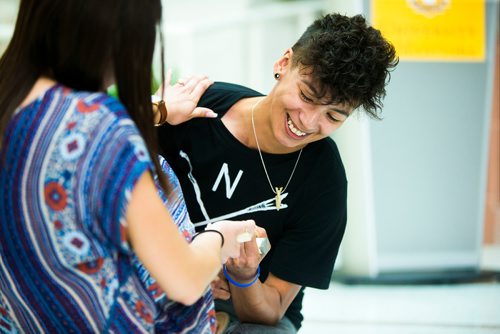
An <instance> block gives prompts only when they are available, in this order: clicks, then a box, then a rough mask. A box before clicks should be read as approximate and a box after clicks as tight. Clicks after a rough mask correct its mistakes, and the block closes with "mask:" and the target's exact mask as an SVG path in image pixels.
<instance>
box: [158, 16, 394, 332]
mask: <svg viewBox="0 0 500 334" xmlns="http://www.w3.org/2000/svg"><path fill="white" fill-rule="evenodd" d="M397 64H398V58H397V56H396V52H395V49H394V47H393V46H392V45H391V43H389V42H388V41H387V40H386V39H385V38H384V37H383V36H382V34H381V33H380V31H378V30H377V29H374V28H373V27H371V26H369V25H368V23H367V22H366V20H365V19H364V17H363V16H361V15H356V16H352V17H348V16H344V15H340V14H336V13H333V14H329V15H325V16H324V17H321V18H319V19H317V20H316V21H314V22H313V23H312V24H311V25H310V26H309V27H308V28H307V29H306V31H305V32H304V33H303V34H302V36H300V38H299V39H298V40H297V42H296V43H295V44H294V45H293V46H291V47H290V48H289V49H287V50H285V52H284V54H283V55H282V56H281V57H279V59H277V61H276V62H275V64H274V68H273V72H274V73H273V76H274V79H275V80H276V83H275V85H274V87H273V88H272V89H271V91H270V92H269V93H268V94H267V95H264V94H262V93H260V92H257V91H255V90H252V89H250V88H247V87H243V86H240V85H235V84H230V83H223V82H215V83H214V84H213V85H211V86H210V87H209V88H208V89H207V91H206V92H205V93H204V94H203V96H202V97H201V99H200V101H199V104H198V106H199V107H207V108H210V109H212V110H213V111H214V112H215V113H217V114H218V117H217V118H216V119H209V118H197V119H194V120H190V121H188V122H185V123H182V124H179V125H176V126H172V124H165V125H164V126H163V127H160V128H158V129H159V140H160V141H159V145H160V146H161V150H162V154H163V155H164V156H165V158H166V159H167V161H168V162H169V163H170V164H171V165H172V168H173V170H174V171H175V173H176V174H177V176H178V177H179V180H180V183H181V187H182V190H183V193H184V195H185V199H186V204H187V207H188V211H189V214H190V216H191V218H192V220H193V222H195V225H197V226H198V227H199V228H203V226H205V225H206V224H208V223H211V222H213V221H218V220H219V219H222V218H224V219H228V217H230V218H231V219H233V218H235V219H249V218H252V219H255V222H256V223H257V225H259V226H261V227H264V228H265V230H266V232H267V235H268V237H269V240H270V242H271V245H272V248H271V250H270V251H269V253H268V254H267V255H266V256H265V257H264V258H263V257H262V256H261V255H260V254H259V252H258V248H257V246H256V245H255V244H254V243H245V244H244V245H243V246H242V247H243V251H242V254H243V255H242V256H241V257H240V258H238V259H235V260H230V261H228V263H226V265H225V267H224V270H223V271H222V274H221V275H220V279H218V280H216V281H214V283H213V285H212V286H213V291H214V297H215V298H218V300H216V310H218V311H221V312H225V313H221V319H228V316H229V325H228V326H227V328H226V333H259V334H262V333H294V332H296V331H297V330H298V329H299V328H300V326H301V323H302V320H303V316H302V314H301V308H302V299H303V296H304V288H305V287H313V288H318V289H326V288H328V286H329V284H330V281H331V276H332V271H333V267H334V263H335V259H336V257H337V254H338V250H339V247H340V243H341V240H342V237H343V234H344V230H345V227H346V221H347V178H346V174H345V170H344V166H343V163H342V160H341V156H340V153H339V150H338V148H337V145H336V144H335V142H334V140H333V139H332V138H330V135H332V134H333V133H334V132H335V131H336V130H337V129H338V128H339V127H340V126H341V125H342V124H343V123H344V122H345V121H346V120H347V118H348V117H350V115H352V114H353V113H354V112H355V110H357V109H359V110H360V111H362V112H366V113H367V114H368V115H369V116H372V117H373V118H379V117H380V116H379V112H380V110H381V109H382V101H383V98H384V96H385V94H386V89H385V87H386V85H387V83H388V82H389V79H390V72H391V71H392V70H394V68H395V67H396V65H397ZM223 314H226V316H225V317H222V315H223ZM221 323H222V322H221ZM221 330H222V329H221Z"/></svg>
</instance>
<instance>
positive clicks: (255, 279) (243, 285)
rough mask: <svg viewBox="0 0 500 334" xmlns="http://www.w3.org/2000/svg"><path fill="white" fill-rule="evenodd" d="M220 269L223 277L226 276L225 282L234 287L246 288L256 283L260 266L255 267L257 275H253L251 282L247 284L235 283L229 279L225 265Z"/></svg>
mask: <svg viewBox="0 0 500 334" xmlns="http://www.w3.org/2000/svg"><path fill="white" fill-rule="evenodd" d="M222 269H223V271H224V276H226V278H227V280H228V281H229V282H230V283H231V284H232V285H234V286H237V287H238V288H248V287H249V286H250V285H252V284H254V283H255V282H257V279H258V278H259V276H260V266H258V267H257V273H256V274H255V277H254V278H253V279H252V281H251V282H249V283H239V282H236V281H235V280H233V279H232V278H231V276H229V273H228V272H227V268H226V265H223V266H222Z"/></svg>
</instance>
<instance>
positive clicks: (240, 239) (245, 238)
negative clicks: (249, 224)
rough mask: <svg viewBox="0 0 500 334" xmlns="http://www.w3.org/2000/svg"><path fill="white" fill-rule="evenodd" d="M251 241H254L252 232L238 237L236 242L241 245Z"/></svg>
mask: <svg viewBox="0 0 500 334" xmlns="http://www.w3.org/2000/svg"><path fill="white" fill-rule="evenodd" d="M250 240H252V234H250V232H243V233H240V234H238V236H237V237H236V241H238V242H239V243H243V242H247V241H250Z"/></svg>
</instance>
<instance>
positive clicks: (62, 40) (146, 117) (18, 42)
mask: <svg viewBox="0 0 500 334" xmlns="http://www.w3.org/2000/svg"><path fill="white" fill-rule="evenodd" d="M161 13H162V9H161V0H21V3H20V8H19V13H18V17H17V21H16V27H15V30H14V34H13V37H12V39H11V41H10V43H9V45H8V47H7V49H6V51H5V53H4V54H3V56H2V58H1V59H0V117H1V122H0V133H2V132H3V130H4V129H5V127H6V125H7V123H8V122H9V120H10V118H11V116H12V114H13V112H14V110H15V108H16V107H17V106H19V105H20V103H21V102H22V100H23V99H24V98H25V97H26V95H27V94H28V92H29V91H30V89H31V87H32V86H33V84H34V83H35V82H36V80H37V79H38V78H39V77H41V76H46V77H49V78H51V79H54V80H55V81H57V82H59V83H61V84H63V85H65V86H67V87H70V88H72V89H75V90H85V91H104V89H105V84H106V83H107V82H110V80H113V79H115V82H116V84H117V87H118V92H119V97H120V100H121V102H122V103H123V104H124V105H125V107H126V108H127V111H128V113H129V114H130V116H131V118H132V119H133V120H134V121H135V123H136V125H137V127H138V129H139V131H140V132H141V134H142V136H143V137H144V139H145V141H146V143H147V145H148V147H149V148H150V149H151V148H155V147H154V145H155V143H156V140H155V138H154V135H155V132H154V131H153V113H152V110H151V101H150V94H151V83H152V60H153V52H154V47H155V41H156V31H157V28H158V27H159V25H160V23H161ZM153 151H154V150H153ZM150 153H151V150H150ZM152 156H154V155H152ZM157 166H158V164H157Z"/></svg>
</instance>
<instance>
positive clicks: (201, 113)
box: [192, 107, 217, 118]
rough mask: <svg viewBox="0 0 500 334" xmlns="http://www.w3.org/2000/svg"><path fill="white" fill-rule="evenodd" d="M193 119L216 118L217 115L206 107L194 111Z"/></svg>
mask: <svg viewBox="0 0 500 334" xmlns="http://www.w3.org/2000/svg"><path fill="white" fill-rule="evenodd" d="M192 115H193V118H196V117H207V118H216V117H217V114H216V113H215V112H214V111H213V110H212V109H208V108H204V107H197V108H194V110H193V113H192Z"/></svg>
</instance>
